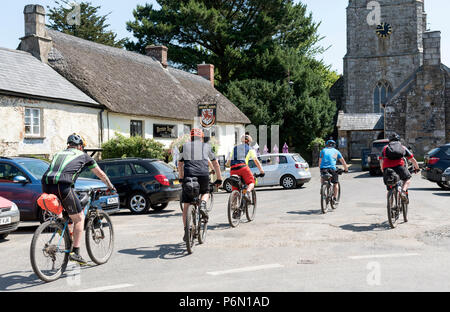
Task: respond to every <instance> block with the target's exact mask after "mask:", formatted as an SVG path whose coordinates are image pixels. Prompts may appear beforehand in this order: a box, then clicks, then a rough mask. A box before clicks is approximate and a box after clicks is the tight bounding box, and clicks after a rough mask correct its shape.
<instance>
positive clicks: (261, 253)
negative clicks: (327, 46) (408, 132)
mask: <svg viewBox="0 0 450 312" xmlns="http://www.w3.org/2000/svg"><path fill="white" fill-rule="evenodd" d="M311 172H312V176H313V179H312V180H311V182H310V183H307V184H305V186H304V187H302V188H300V189H296V190H284V189H282V188H281V187H274V188H260V189H258V191H257V198H258V207H257V213H256V218H255V220H254V221H253V222H246V221H245V217H244V218H243V222H242V223H241V224H240V225H239V226H238V227H237V228H231V227H230V226H229V225H228V220H227V212H226V205H227V200H228V196H229V195H228V194H227V193H224V192H221V193H218V194H215V203H214V208H213V211H212V212H211V213H210V223H209V230H208V236H207V239H206V243H205V244H203V245H197V246H196V247H195V250H194V253H193V254H192V255H188V254H187V252H186V248H185V244H184V243H183V242H182V237H183V225H182V219H181V211H180V208H179V204H178V202H173V203H171V204H170V205H169V207H168V208H166V209H165V210H164V211H162V212H160V213H155V212H150V213H148V214H145V215H138V216H136V215H132V214H131V213H129V212H128V211H127V210H126V209H125V210H123V211H122V212H120V213H119V214H117V215H114V216H112V221H113V224H114V230H115V249H114V253H113V255H112V257H111V259H110V261H109V262H108V263H106V264H104V265H100V266H97V265H92V266H89V267H87V268H81V269H80V268H79V267H78V266H76V265H74V264H70V265H69V268H68V270H67V271H66V273H65V274H64V275H63V277H62V278H61V279H59V280H58V281H55V282H52V283H43V282H41V281H40V280H39V279H38V278H37V277H36V276H35V274H34V273H33V271H32V269H31V265H30V260H29V248H30V243H31V239H32V235H33V232H34V231H35V229H36V227H37V225H38V224H37V223H23V224H22V225H21V227H20V228H19V230H18V231H17V232H15V233H13V234H11V235H10V236H9V237H8V238H7V239H6V240H4V241H2V242H0V255H1V256H0V291H8V292H10V291H21V292H22V291H24V292H28V291H46V292H47V291H59V292H69V291H85V292H103V291H121V292H122V291H123V292H126V291H133V292H144V291H145V292H156V291H157V292H302V291H374V292H377V291H450V283H449V282H448V281H449V280H450V219H449V216H450V211H449V205H448V200H449V197H450V192H448V191H443V190H441V189H440V188H439V187H438V186H437V185H436V184H433V183H431V182H428V181H426V180H423V179H421V177H420V175H415V176H414V177H413V182H412V185H411V189H410V202H411V203H410V209H409V222H408V223H403V221H402V219H401V220H400V222H399V224H398V226H397V228H395V229H390V227H389V224H388V222H387V213H386V188H385V186H384V185H383V181H382V178H381V177H370V175H369V173H368V172H361V171H359V170H358V169H357V166H354V169H351V172H350V173H349V174H346V175H343V176H341V184H342V198H341V203H340V205H339V208H338V209H337V210H335V211H332V212H329V213H327V214H325V215H323V214H322V213H321V211H320V201H319V200H320V197H319V190H320V183H319V170H318V169H317V168H312V169H311ZM82 255H83V256H84V257H85V258H86V259H88V255H87V252H86V250H85V248H84V247H83V248H82Z"/></svg>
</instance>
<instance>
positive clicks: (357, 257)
mask: <svg viewBox="0 0 450 312" xmlns="http://www.w3.org/2000/svg"><path fill="white" fill-rule="evenodd" d="M413 256H420V254H418V253H405V254H388V255H367V256H352V257H348V258H349V259H352V260H359V259H373V258H400V257H413Z"/></svg>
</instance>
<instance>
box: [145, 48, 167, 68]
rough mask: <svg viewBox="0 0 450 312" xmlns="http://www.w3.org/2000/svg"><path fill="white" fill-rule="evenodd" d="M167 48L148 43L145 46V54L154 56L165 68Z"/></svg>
mask: <svg viewBox="0 0 450 312" xmlns="http://www.w3.org/2000/svg"><path fill="white" fill-rule="evenodd" d="M167 50H168V48H167V47H166V46H155V45H149V46H147V47H146V48H145V54H147V56H151V57H153V58H155V59H156V60H157V61H159V62H160V63H161V65H162V66H163V67H164V68H167V66H168V64H167Z"/></svg>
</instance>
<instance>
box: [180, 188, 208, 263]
mask: <svg viewBox="0 0 450 312" xmlns="http://www.w3.org/2000/svg"><path fill="white" fill-rule="evenodd" d="M213 192H214V184H213V183H209V198H210V199H209V200H208V203H210V204H209V205H207V208H206V209H207V211H208V212H210V211H211V209H212V204H213V202H214V199H213ZM200 200H201V194H200V195H199V196H197V197H196V198H195V200H194V201H193V202H192V203H190V205H189V208H188V211H187V213H186V227H185V237H187V240H188V241H187V242H186V248H187V251H188V253H189V254H192V253H193V252H194V246H195V239H198V243H199V244H200V245H201V244H203V243H204V242H205V241H206V233H207V231H208V220H207V219H205V218H202V216H201V213H200Z"/></svg>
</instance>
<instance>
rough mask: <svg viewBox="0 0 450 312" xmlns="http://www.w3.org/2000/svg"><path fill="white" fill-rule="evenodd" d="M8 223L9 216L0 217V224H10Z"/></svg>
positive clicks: (9, 220)
mask: <svg viewBox="0 0 450 312" xmlns="http://www.w3.org/2000/svg"><path fill="white" fill-rule="evenodd" d="M10 223H11V217H7V218H0V225H5V224H10Z"/></svg>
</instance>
